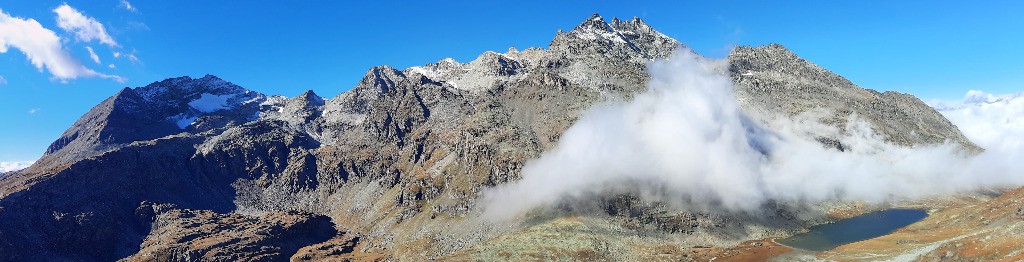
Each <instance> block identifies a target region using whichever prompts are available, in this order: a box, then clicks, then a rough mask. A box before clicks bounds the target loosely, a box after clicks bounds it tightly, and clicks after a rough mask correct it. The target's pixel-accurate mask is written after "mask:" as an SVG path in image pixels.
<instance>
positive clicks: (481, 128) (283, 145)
mask: <svg viewBox="0 0 1024 262" xmlns="http://www.w3.org/2000/svg"><path fill="white" fill-rule="evenodd" d="M679 46H680V42H678V41H677V40H675V39H672V38H670V37H668V36H665V35H663V34H661V33H658V32H657V31H655V30H654V29H653V28H651V27H650V26H648V25H647V24H645V23H644V22H643V21H642V20H640V19H637V18H634V19H632V20H619V19H613V20H612V21H611V22H610V23H608V22H606V21H605V20H604V19H603V18H602V17H600V16H598V15H596V14H595V15H594V16H593V17H591V18H588V19H587V20H586V21H585V22H583V23H582V24H580V25H579V26H577V27H575V28H574V29H573V30H570V31H566V32H558V33H557V34H556V35H555V37H554V40H552V42H551V44H550V45H549V46H548V47H547V48H528V49H525V50H522V51H518V50H515V49H510V50H508V51H507V52H505V53H496V52H487V53H484V54H482V55H480V56H479V57H478V58H477V59H475V60H473V61H469V62H466V63H460V62H457V61H455V60H452V59H445V60H442V61H439V62H437V63H433V64H428V65H424V66H421V67H412V68H407V69H404V70H398V69H395V68H392V67H389V66H378V67H374V68H371V69H370V70H368V71H367V73H366V75H365V76H364V77H363V78H362V79H361V80H360V81H359V83H358V84H357V85H356V86H355V87H353V88H352V89H351V90H350V91H347V92H344V93H341V94H339V95H337V96H335V97H333V98H331V99H324V98H322V97H320V96H319V95H317V94H315V93H313V92H311V91H309V92H306V93H303V94H300V95H298V96H295V97H292V98H286V97H282V96H266V95H263V94H259V93H256V92H253V91H249V90H245V89H244V88H241V87H238V86H237V85H234V84H231V83H229V82H227V81H224V80H221V79H219V78H217V77H214V76H206V77H203V78H198V79H193V78H189V77H181V78H172V79H168V80H164V81H160V82H155V83H153V84H150V85H148V86H144V87H137V88H125V89H124V90H122V91H121V92H119V93H117V94H116V95H114V96H112V97H111V98H109V99H107V100H105V101H103V102H102V103H101V104H100V105H98V106H96V107H95V108H93V109H92V110H91V111H89V112H88V113H86V114H85V115H84V116H83V117H82V118H81V119H80V120H79V121H78V122H76V123H75V124H74V125H73V126H72V127H71V128H69V129H68V131H67V132H65V133H64V135H62V136H61V137H60V138H59V139H57V141H55V142H54V143H53V145H51V146H50V148H49V149H48V150H47V153H46V155H44V156H43V158H42V159H40V161H39V162H37V163H36V164H35V165H34V166H32V167H31V168H29V169H26V170H23V171H19V172H15V173H13V174H8V175H5V177H3V178H2V181H0V197H2V198H0V260H116V259H121V258H126V257H127V258H128V259H129V260H165V259H169V260H191V259H200V258H202V259H211V260H215V259H221V258H224V259H230V260H236V259H241V260H262V259H280V258H284V257H292V254H289V253H296V252H298V253H300V254H303V255H298V256H295V257H292V258H293V259H307V258H308V259H315V258H326V257H331V256H344V255H347V256H350V257H352V256H354V255H353V254H354V253H365V254H371V253H378V254H379V255H380V256H378V255H365V256H362V255H360V256H358V257H361V258H381V257H385V258H391V259H399V260H424V259H428V258H436V257H441V256H446V255H451V254H456V253H455V252H457V251H460V250H462V252H463V253H457V254H463V255H466V254H470V253H467V252H472V251H473V250H478V251H480V252H490V251H488V250H494V249H493V248H492V247H494V246H501V245H502V244H501V243H503V242H501V241H503V240H502V239H517V237H519V238H522V239H529V237H530V236H529V234H531V232H534V233H536V232H541V233H543V232H545V231H544V228H534V227H530V226H538V225H541V226H546V227H552V228H556V229H557V228H564V227H561V225H562V224H559V223H563V222H559V221H561V220H558V219H554V220H552V219H551V218H544V217H538V218H537V220H536V221H527V222H522V223H516V224H512V225H500V226H497V225H492V224H488V223H486V222H484V221H479V220H477V219H474V217H475V216H476V215H477V213H475V212H476V211H475V208H476V198H477V196H478V194H479V193H480V192H481V190H483V189H484V188H487V187H492V186H494V185H497V184H501V183H506V182H509V181H513V180H516V179H518V178H519V176H520V170H521V168H522V166H523V164H524V162H525V161H527V160H529V159H532V158H535V157H537V156H538V155H539V154H540V153H541V152H543V151H544V150H546V149H548V148H550V147H552V146H554V144H555V143H556V142H557V141H558V139H559V137H560V135H561V134H562V132H563V131H564V130H565V129H566V128H567V127H569V126H570V125H571V124H572V123H573V122H574V121H575V120H576V118H577V117H578V116H579V114H580V112H581V111H582V110H584V109H587V108H589V107H590V106H591V105H594V104H595V103H599V102H607V101H623V100H626V99H629V98H630V97H632V96H633V95H634V94H636V93H638V92H640V91H643V90H644V89H645V84H646V81H647V77H648V76H647V73H646V68H645V63H647V62H648V61H651V60H654V59H664V58H667V57H668V56H669V55H670V54H671V53H672V52H674V51H675V50H678V49H679ZM728 62H729V69H728V71H729V72H730V76H731V77H732V78H733V79H734V82H736V83H737V90H736V93H737V97H738V98H739V99H740V101H741V105H742V106H743V109H744V110H745V111H747V112H749V113H751V115H761V116H768V115H774V114H780V115H787V116H792V115H796V114H800V113H801V112H805V111H814V110H818V109H825V110H826V111H829V112H831V118H830V119H832V121H830V122H828V124H832V125H835V126H837V127H841V126H843V124H844V122H843V121H845V120H844V119H846V116H848V115H850V114H854V113H855V114H857V115H858V116H861V117H863V118H866V119H868V120H869V121H871V122H872V123H873V124H874V126H875V127H876V131H877V132H878V133H880V134H882V135H883V136H884V137H885V139H887V140H889V141H891V142H893V143H896V144H899V145H905V146H910V145H916V144H933V143H941V142H944V141H946V140H949V141H953V142H957V143H960V144H962V145H964V146H965V147H968V148H974V147H975V146H974V145H973V144H971V143H970V142H969V141H968V140H967V139H965V138H964V137H963V136H962V135H961V134H960V132H959V131H958V130H957V129H956V128H955V127H953V126H952V125H951V124H949V122H948V121H945V119H944V118H942V116H941V115H939V114H938V113H936V112H935V111H934V110H932V109H931V108H930V107H928V106H927V105H925V104H924V103H921V101H920V100H917V99H916V98H914V97H913V96H910V95H905V94H897V93H891V92H887V93H878V92H875V91H872V90H866V89H862V88H860V87H857V86H856V85H854V84H852V83H850V82H849V81H848V80H845V79H843V78H842V77H840V76H838V75H836V74H834V73H832V72H829V71H827V70H824V69H822V68H820V67H818V66H816V65H814V64H812V63H810V62H808V61H806V60H803V59H801V58H799V57H798V56H796V55H795V54H793V53H792V52H789V51H788V50H786V49H785V48H783V47H781V46H778V45H771V46H766V47H739V48H737V49H736V50H734V51H733V53H732V54H731V55H730V56H729V58H728ZM837 101H838V102H837ZM808 139H816V140H818V141H822V143H823V144H825V145H826V146H836V147H841V146H842V145H843V141H840V140H838V139H837V138H831V137H826V138H824V139H822V138H819V137H818V136H815V135H814V134H811V136H810V137H808ZM603 203H604V204H603V205H605V207H606V208H604V209H605V210H607V212H606V214H603V215H602V214H594V215H593V216H592V217H587V218H585V219H583V220H581V221H583V222H579V223H576V224H573V223H569V226H574V225H583V226H585V227H587V228H589V229H588V230H591V229H594V230H591V231H588V232H596V233H595V234H596V235H597V236H598V237H596V238H592V239H590V240H588V241H592V242H588V243H590V244H593V245H596V246H602V245H605V246H609V245H611V246H609V247H615V248H623V247H629V246H636V245H631V244H629V243H634V244H635V243H641V245H640V246H648V244H651V245H649V246H648V247H650V248H647V249H643V250H640V251H636V252H640V253H643V252H655V251H653V250H658V247H657V245H653V244H652V243H658V242H665V241H674V240H679V242H678V243H705V244H703V245H717V244H722V243H739V242H742V241H744V240H749V239H757V238H763V237H768V236H777V235H784V234H786V233H787V232H791V231H792V230H795V229H796V228H799V227H801V226H803V225H806V224H807V223H810V222H809V220H808V219H805V218H800V217H795V216H793V215H792V214H788V213H786V212H784V211H783V210H780V211H779V212H778V213H776V214H774V215H772V218H773V219H774V220H772V219H768V220H765V221H775V222H765V221H762V222H764V223H760V222H758V223H760V224H755V225H751V226H748V225H747V224H745V223H746V222H749V221H754V220H748V218H743V217H729V216H718V215H709V214H699V213H689V212H682V211H678V210H669V209H666V208H664V207H661V206H659V205H658V204H657V203H646V202H644V201H642V200H639V199H634V198H630V197H629V196H616V197H611V198H610V199H609V200H607V201H605V202H603ZM163 205H173V206H174V207H175V209H174V210H171V211H166V210H164V211H159V212H157V211H153V210H154V206H163ZM157 209H159V208H157ZM295 212H298V213H295ZM321 216H326V217H329V218H330V221H331V222H332V223H333V224H334V226H333V227H330V226H325V225H324V224H323V221H322V217H321ZM547 223H555V224H551V225H548V224H547ZM580 223H582V224H580ZM773 223H774V224H773ZM522 228H532V229H528V230H526V231H523V233H517V235H507V234H508V233H510V232H512V231H517V230H519V229H522ZM530 230H533V231H530ZM538 230H539V231H538ZM335 231H344V232H345V233H344V235H343V236H334V237H332V235H336V234H337V233H336V232H335ZM614 232H620V233H623V234H634V233H635V234H642V235H641V236H639V237H636V238H635V239H624V240H622V241H625V242H621V241H620V242H616V243H613V244H614V245H612V244H607V243H608V242H607V241H609V239H612V238H617V236H618V235H616V234H617V233H616V234H612V233H614ZM637 232H640V233H637ZM502 235H507V236H506V237H504V238H496V237H498V236H502ZM289 236H302V237H300V239H292V238H291V237H289ZM580 237H585V236H580ZM356 238H358V240H355V239H356ZM283 239H290V240H289V241H283ZM328 239H330V240H328ZM318 241H323V243H320V244H317V245H314V246H311V247H307V248H301V249H299V246H301V245H312V244H315V243H316V242H318ZM487 241H492V242H487ZM493 241H497V242H493ZM629 241H633V242H629ZM485 242H487V243H489V244H481V243H485ZM355 243H358V245H356V244H355ZM602 243H604V244H602ZM623 243H624V244H623ZM477 244H481V245H480V246H474V245H477ZM321 248H323V249H321ZM527 248H529V247H527ZM686 248H689V247H686ZM296 250H298V251H296ZM592 251H593V250H592ZM610 251H614V250H613V249H605V250H604V251H600V252H610ZM581 252H583V253H572V254H577V255H579V256H585V257H589V256H590V255H591V253H590V252H591V251H581ZM593 252H598V251H593ZM600 252H599V253H594V254H605V253H600ZM467 256H470V257H475V256H476V255H472V254H470V255H467ZM574 256H575V255H574ZM304 257H305V258H304ZM506 257H507V256H506ZM627 257H630V256H625V255H622V256H619V255H616V256H609V257H607V258H608V259H618V258H627ZM634 257H636V258H639V257H642V256H634ZM507 258H511V257H507Z"/></svg>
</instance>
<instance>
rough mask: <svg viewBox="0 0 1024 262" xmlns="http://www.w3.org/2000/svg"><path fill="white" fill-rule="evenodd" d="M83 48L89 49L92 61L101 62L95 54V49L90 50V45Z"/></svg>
mask: <svg viewBox="0 0 1024 262" xmlns="http://www.w3.org/2000/svg"><path fill="white" fill-rule="evenodd" d="M85 50H89V58H92V61H93V62H96V63H97V64H102V63H103V62H100V56H98V55H96V52H95V51H92V47H90V46H86V47H85Z"/></svg>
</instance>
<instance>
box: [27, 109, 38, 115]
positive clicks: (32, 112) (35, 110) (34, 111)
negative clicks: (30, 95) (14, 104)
mask: <svg viewBox="0 0 1024 262" xmlns="http://www.w3.org/2000/svg"><path fill="white" fill-rule="evenodd" d="M36 112H39V108H33V109H29V110H28V113H29V114H35V113H36Z"/></svg>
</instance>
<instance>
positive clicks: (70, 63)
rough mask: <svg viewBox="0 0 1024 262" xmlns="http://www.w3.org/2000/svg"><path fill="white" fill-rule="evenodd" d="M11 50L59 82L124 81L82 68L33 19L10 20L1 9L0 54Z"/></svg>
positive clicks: (54, 34)
mask: <svg viewBox="0 0 1024 262" xmlns="http://www.w3.org/2000/svg"><path fill="white" fill-rule="evenodd" d="M10 47H14V48H15V49H18V50H19V51H21V52H22V53H24V54H25V56H26V57H28V60H29V62H31V63H32V65H34V66H35V67H36V69H38V70H39V71H40V72H42V71H43V69H44V68H45V69H46V70H47V71H49V72H50V74H51V75H53V77H54V78H56V79H59V80H61V81H67V80H69V79H75V78H78V77H103V78H109V79H114V80H115V81H118V82H123V81H124V79H122V78H121V77H119V76H115V75H107V74H102V73H99V72H96V71H93V70H92V69H89V68H87V67H85V66H83V65H82V64H81V63H80V62H79V61H78V60H76V59H74V58H73V57H71V55H70V54H68V52H67V50H65V49H64V46H63V44H62V43H61V39H60V37H58V36H57V34H56V33H54V32H53V31H51V30H49V29H46V28H45V27H43V26H42V25H41V24H39V22H38V21H36V20H35V19H31V18H30V19H22V18H17V17H12V16H11V15H9V14H7V13H5V12H3V10H0V53H6V52H7V50H8V48H10Z"/></svg>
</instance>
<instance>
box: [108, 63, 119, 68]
mask: <svg viewBox="0 0 1024 262" xmlns="http://www.w3.org/2000/svg"><path fill="white" fill-rule="evenodd" d="M107 67H108V68H110V69H117V66H116V65H114V64H109V65H107Z"/></svg>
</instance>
